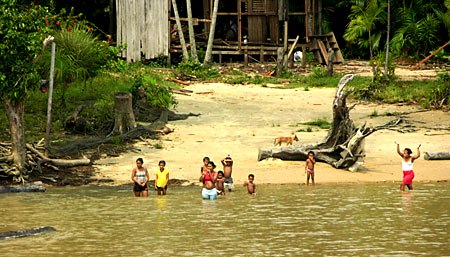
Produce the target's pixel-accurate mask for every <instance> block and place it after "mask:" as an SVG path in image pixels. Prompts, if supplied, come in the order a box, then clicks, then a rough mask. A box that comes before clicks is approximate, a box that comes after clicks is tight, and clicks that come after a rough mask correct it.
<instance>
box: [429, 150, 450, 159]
mask: <svg viewBox="0 0 450 257" xmlns="http://www.w3.org/2000/svg"><path fill="white" fill-rule="evenodd" d="M424 158H425V160H430V161H432V160H450V152H425V156H424Z"/></svg>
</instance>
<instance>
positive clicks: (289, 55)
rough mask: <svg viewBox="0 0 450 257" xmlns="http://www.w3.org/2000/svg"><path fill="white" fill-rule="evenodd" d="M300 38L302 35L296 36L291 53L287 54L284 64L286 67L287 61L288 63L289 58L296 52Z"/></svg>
mask: <svg viewBox="0 0 450 257" xmlns="http://www.w3.org/2000/svg"><path fill="white" fill-rule="evenodd" d="M299 38H300V36H297V37H296V38H295V41H294V43H293V44H292V46H291V48H290V49H289V53H288V54H287V56H286V58H285V59H284V62H283V66H284V67H287V63H288V61H289V59H291V55H292V52H294V49H295V47H296V46H297V42H298V39H299Z"/></svg>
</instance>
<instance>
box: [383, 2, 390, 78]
mask: <svg viewBox="0 0 450 257" xmlns="http://www.w3.org/2000/svg"><path fill="white" fill-rule="evenodd" d="M390 34H391V1H390V0H388V1H387V32H386V56H385V57H386V59H385V61H384V77H385V79H386V81H387V80H389V40H390Z"/></svg>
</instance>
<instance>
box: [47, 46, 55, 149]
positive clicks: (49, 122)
mask: <svg viewBox="0 0 450 257" xmlns="http://www.w3.org/2000/svg"><path fill="white" fill-rule="evenodd" d="M55 51H56V43H55V42H54V41H52V59H51V63H50V88H49V90H48V105H47V130H46V132H45V155H47V156H48V148H49V147H50V130H51V128H52V99H53V77H54V74H55Z"/></svg>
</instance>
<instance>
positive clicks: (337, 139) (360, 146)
mask: <svg viewBox="0 0 450 257" xmlns="http://www.w3.org/2000/svg"><path fill="white" fill-rule="evenodd" d="M353 77H354V75H353V74H348V75H345V76H344V77H342V78H341V80H340V81H339V84H338V88H337V91H336V95H335V98H334V101H333V122H332V125H331V128H330V130H329V131H328V135H327V136H326V138H325V139H324V140H323V142H321V143H318V144H315V145H302V146H285V147H262V148H259V154H258V161H261V160H264V159H267V158H278V159H281V160H294V161H305V160H306V157H307V155H308V152H309V151H313V152H314V153H315V155H316V160H317V161H320V162H325V163H328V164H330V165H332V166H333V167H335V168H339V169H345V168H351V167H352V166H353V165H357V166H358V165H360V164H359V163H360V162H361V161H362V158H363V157H364V155H365V153H364V138H365V137H367V136H369V135H370V134H372V133H373V132H375V131H376V130H379V129H383V128H389V127H392V126H395V125H397V124H398V123H399V122H400V121H401V120H400V119H399V120H396V121H390V122H388V123H387V124H385V125H382V126H377V127H373V128H372V127H366V124H364V125H362V126H360V127H356V126H355V125H354V124H353V121H352V120H351V119H350V110H351V109H353V107H354V106H352V107H347V101H346V98H347V96H348V95H349V94H350V93H351V91H352V89H350V90H344V87H345V85H346V84H347V83H348V82H349V81H351V80H352V79H353Z"/></svg>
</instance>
